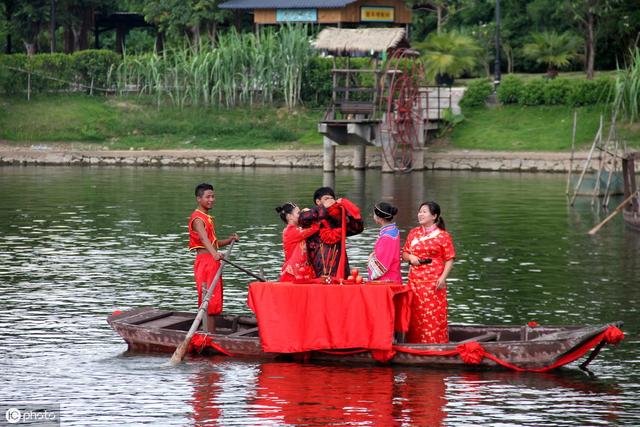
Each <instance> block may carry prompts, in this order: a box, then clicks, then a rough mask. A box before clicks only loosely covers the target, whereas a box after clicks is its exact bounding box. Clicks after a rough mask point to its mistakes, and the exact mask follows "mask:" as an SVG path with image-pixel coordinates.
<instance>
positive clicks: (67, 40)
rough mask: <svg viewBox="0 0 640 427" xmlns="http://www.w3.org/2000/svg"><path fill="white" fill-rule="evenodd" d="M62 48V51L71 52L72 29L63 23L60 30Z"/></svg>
mask: <svg viewBox="0 0 640 427" xmlns="http://www.w3.org/2000/svg"><path fill="white" fill-rule="evenodd" d="M62 50H63V51H64V53H73V30H72V29H71V27H70V26H69V25H65V27H64V30H63V32H62Z"/></svg>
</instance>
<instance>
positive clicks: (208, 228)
mask: <svg viewBox="0 0 640 427" xmlns="http://www.w3.org/2000/svg"><path fill="white" fill-rule="evenodd" d="M196 218H199V219H201V220H202V222H204V231H205V232H206V233H207V238H208V239H209V241H210V242H211V244H212V245H213V247H214V248H216V249H217V248H218V239H217V238H216V228H215V225H214V224H213V217H212V216H211V215H207V214H206V213H204V212H202V211H201V210H198V209H196V210H195V211H193V213H192V214H191V217H190V218H189V250H190V251H192V250H195V249H198V248H205V246H204V244H203V243H202V241H201V240H200V235H199V234H198V232H197V231H196V230H195V228H193V221H194V220H195V219H196Z"/></svg>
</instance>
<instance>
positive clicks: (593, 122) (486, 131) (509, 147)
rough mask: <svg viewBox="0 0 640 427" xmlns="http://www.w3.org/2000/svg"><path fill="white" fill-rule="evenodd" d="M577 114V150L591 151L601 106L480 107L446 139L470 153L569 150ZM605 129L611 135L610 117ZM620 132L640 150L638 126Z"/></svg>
mask: <svg viewBox="0 0 640 427" xmlns="http://www.w3.org/2000/svg"><path fill="white" fill-rule="evenodd" d="M574 111H577V113H578V121H577V127H576V148H577V149H586V148H589V147H590V146H591V144H592V143H593V138H594V136H595V134H596V132H597V130H598V126H599V120H600V114H601V112H602V109H601V108H599V107H582V108H577V109H575V108H573V107H567V106H537V107H522V106H513V105H508V106H501V107H498V108H494V109H488V108H476V109H472V110H469V111H465V113H464V116H465V120H464V121H463V122H462V123H460V124H459V125H457V126H456V127H455V128H454V129H453V131H452V132H451V133H450V134H449V135H447V136H446V137H445V138H444V139H446V140H447V142H449V143H450V144H451V146H453V147H456V148H461V149H470V150H505V151H569V150H571V135H572V127H573V113H574ZM605 126H606V131H605V132H607V131H608V128H609V127H608V117H607V116H605ZM619 129H620V134H621V136H622V138H624V139H625V140H626V141H627V143H628V144H629V146H631V147H640V128H639V127H638V126H635V127H630V126H625V125H623V126H620V127H619ZM605 136H606V133H605Z"/></svg>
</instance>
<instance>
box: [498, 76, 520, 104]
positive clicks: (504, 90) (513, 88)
mask: <svg viewBox="0 0 640 427" xmlns="http://www.w3.org/2000/svg"><path fill="white" fill-rule="evenodd" d="M523 90H524V82H523V81H522V79H520V78H518V77H516V76H514V75H508V76H505V77H504V78H503V79H502V81H501V82H500V85H499V86H498V100H499V101H500V102H502V103H503V104H517V103H518V100H519V99H520V97H521V96H522V91H523Z"/></svg>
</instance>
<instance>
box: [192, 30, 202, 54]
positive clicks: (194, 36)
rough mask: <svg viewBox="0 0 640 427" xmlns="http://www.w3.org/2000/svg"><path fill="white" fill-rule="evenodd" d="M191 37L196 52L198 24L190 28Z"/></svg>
mask: <svg viewBox="0 0 640 427" xmlns="http://www.w3.org/2000/svg"><path fill="white" fill-rule="evenodd" d="M191 35H192V36H193V46H194V48H195V49H196V51H199V50H200V24H196V25H194V26H192V27H191Z"/></svg>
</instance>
